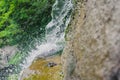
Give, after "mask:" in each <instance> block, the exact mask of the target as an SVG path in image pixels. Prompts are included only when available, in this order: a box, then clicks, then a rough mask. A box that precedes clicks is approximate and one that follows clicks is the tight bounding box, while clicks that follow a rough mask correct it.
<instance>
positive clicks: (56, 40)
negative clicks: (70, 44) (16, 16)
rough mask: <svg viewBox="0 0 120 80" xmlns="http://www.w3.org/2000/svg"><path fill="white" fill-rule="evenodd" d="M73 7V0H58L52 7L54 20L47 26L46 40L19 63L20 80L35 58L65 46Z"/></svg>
mask: <svg viewBox="0 0 120 80" xmlns="http://www.w3.org/2000/svg"><path fill="white" fill-rule="evenodd" d="M72 8H73V4H72V0H56V2H55V3H54V5H53V7H52V13H51V16H52V20H51V21H50V22H49V23H48V25H47V26H46V37H45V41H43V42H41V44H40V45H37V46H36V49H33V50H31V51H30V52H29V53H28V55H27V57H25V59H24V60H23V61H22V63H21V64H19V65H20V67H21V71H20V75H19V80H21V75H22V74H23V71H24V69H26V68H28V67H29V66H30V65H31V64H32V62H33V61H34V59H35V58H37V57H45V56H49V55H53V54H55V53H57V52H59V51H61V50H62V49H63V48H64V44H65V40H64V35H65V28H66V26H68V23H69V21H70V16H71V12H72ZM3 80H4V79H3ZM13 80H14V79H13Z"/></svg>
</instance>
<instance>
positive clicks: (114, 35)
mask: <svg viewBox="0 0 120 80" xmlns="http://www.w3.org/2000/svg"><path fill="white" fill-rule="evenodd" d="M67 29H68V30H69V32H68V33H67V34H66V44H67V45H66V47H65V49H64V52H63V57H62V58H63V63H64V66H63V70H64V75H65V77H64V80H120V0H76V3H75V10H74V13H73V16H72V20H71V23H70V24H69V26H68V28H67Z"/></svg>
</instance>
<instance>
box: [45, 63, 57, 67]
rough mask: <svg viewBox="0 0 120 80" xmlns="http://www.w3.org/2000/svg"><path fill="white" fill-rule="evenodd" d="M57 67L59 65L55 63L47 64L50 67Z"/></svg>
mask: <svg viewBox="0 0 120 80" xmlns="http://www.w3.org/2000/svg"><path fill="white" fill-rule="evenodd" d="M56 65H57V64H56V63H54V62H49V63H48V64H47V66H48V67H54V66H56Z"/></svg>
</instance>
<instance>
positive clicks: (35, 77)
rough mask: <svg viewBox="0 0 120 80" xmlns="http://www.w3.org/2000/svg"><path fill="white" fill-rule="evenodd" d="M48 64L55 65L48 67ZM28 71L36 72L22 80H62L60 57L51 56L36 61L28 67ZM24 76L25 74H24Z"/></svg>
mask: <svg viewBox="0 0 120 80" xmlns="http://www.w3.org/2000/svg"><path fill="white" fill-rule="evenodd" d="M49 62H54V63H57V65H56V66H54V67H48V66H47V64H48V63H49ZM30 70H32V71H36V72H35V74H31V75H29V76H28V77H27V78H24V79H23V80H62V78H63V76H62V74H61V70H62V65H61V57H60V56H58V55H57V56H53V57H49V58H46V59H38V60H36V61H35V62H33V64H32V65H31V66H30ZM24 74H25V73H24Z"/></svg>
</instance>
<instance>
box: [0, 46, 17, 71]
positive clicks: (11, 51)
mask: <svg viewBox="0 0 120 80" xmlns="http://www.w3.org/2000/svg"><path fill="white" fill-rule="evenodd" d="M17 50H18V49H17V47H16V46H5V47H3V48H0V69H2V68H4V67H5V66H7V65H8V61H9V60H10V58H11V57H12V56H13V55H15V53H16V52H17Z"/></svg>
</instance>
